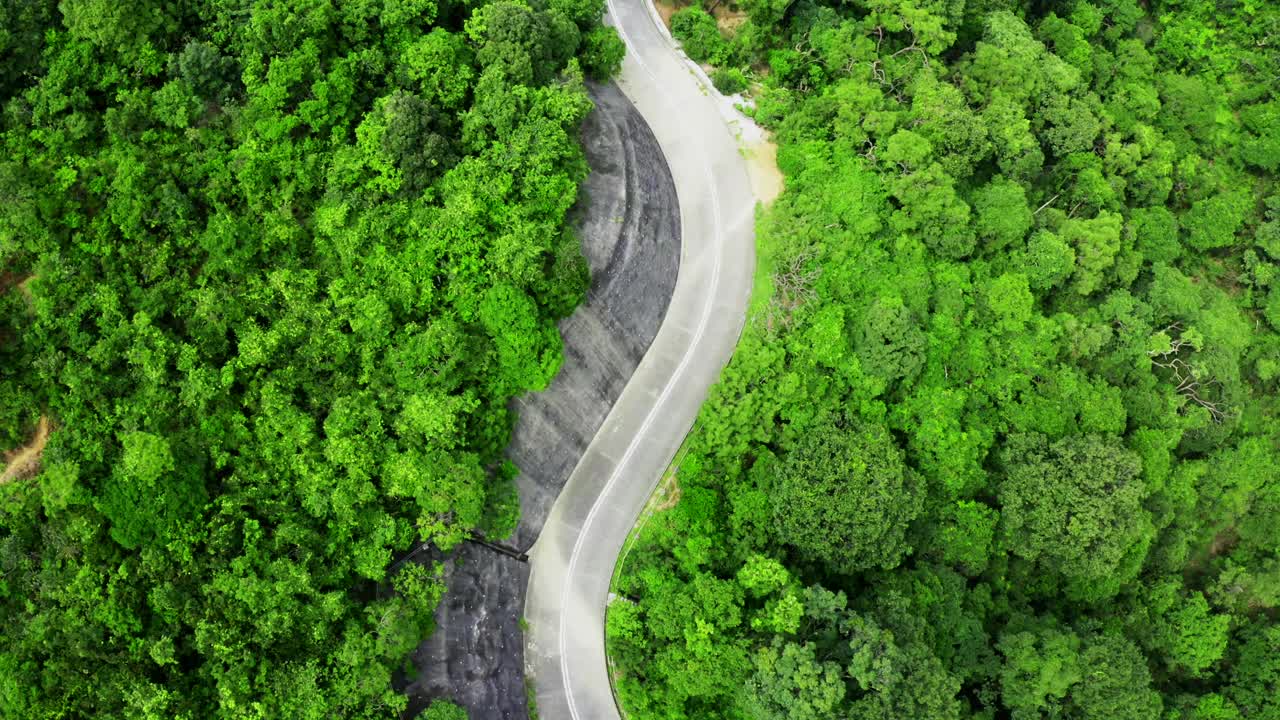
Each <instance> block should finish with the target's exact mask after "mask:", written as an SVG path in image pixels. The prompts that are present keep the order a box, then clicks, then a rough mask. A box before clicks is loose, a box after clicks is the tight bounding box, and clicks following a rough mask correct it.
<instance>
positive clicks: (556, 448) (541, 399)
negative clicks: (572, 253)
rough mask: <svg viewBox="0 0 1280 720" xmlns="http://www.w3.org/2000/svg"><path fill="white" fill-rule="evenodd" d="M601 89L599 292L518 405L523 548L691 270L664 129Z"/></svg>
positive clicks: (590, 123) (587, 232) (587, 213)
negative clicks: (554, 365) (659, 134)
mask: <svg viewBox="0 0 1280 720" xmlns="http://www.w3.org/2000/svg"><path fill="white" fill-rule="evenodd" d="M591 94H592V98H593V99H594V100H595V102H596V111H595V112H594V113H592V114H591V115H590V117H588V119H587V121H586V123H585V124H584V127H583V131H582V137H583V142H584V145H585V148H586V153H587V160H588V162H589V163H590V165H591V174H590V175H589V176H588V177H587V181H586V187H585V190H586V197H587V198H588V202H586V203H584V204H582V205H581V206H580V208H579V211H580V224H579V227H580V228H581V230H580V232H581V237H582V250H583V253H584V254H585V255H586V258H587V263H588V265H589V266H590V267H591V290H590V291H589V292H588V295H587V300H586V302H585V303H584V304H583V305H582V306H581V307H579V308H578V310H577V311H576V312H575V313H574V314H573V315H571V316H570V317H568V318H566V319H565V320H563V321H562V322H561V323H560V336H561V337H562V338H563V339H564V365H563V366H561V368H560V373H559V374H558V375H556V377H555V380H553V381H552V382H551V386H550V387H548V388H547V390H545V391H544V392H540V393H530V394H528V395H525V396H523V397H520V398H517V399H516V401H515V402H514V409H515V412H516V416H517V420H516V425H515V430H514V432H513V433H512V436H511V444H510V446H509V447H508V449H507V454H508V457H510V458H511V461H512V462H514V463H515V464H516V467H518V468H520V476H519V477H517V478H516V485H517V486H518V488H519V490H520V524H519V526H518V527H517V528H516V532H515V536H514V538H513V539H512V540H511V541H510V544H511V545H513V546H514V547H516V548H519V549H520V550H521V551H527V550H528V549H529V548H530V547H531V546H532V545H533V542H534V540H536V539H537V538H538V533H539V532H541V531H542V524H543V523H544V522H545V521H546V519H547V513H548V512H550V510H551V505H552V504H554V503H555V500H556V497H557V496H558V495H559V494H560V488H562V487H564V484H565V481H566V480H568V478H569V473H571V472H573V468H574V466H576V465H577V464H578V460H579V459H581V457H582V453H583V452H584V451H585V450H586V447H587V444H588V443H589V442H591V438H592V437H594V436H595V434H596V431H597V430H599V429H600V425H601V424H602V423H603V422H604V418H605V416H606V415H608V414H609V409H610V408H611V407H613V403H614V401H615V400H617V399H618V395H619V394H620V393H621V392H622V388H623V387H625V386H626V384H627V380H628V379H630V378H631V374H632V373H633V372H634V371H635V369H636V365H638V364H639V363H640V358H642V357H644V353H645V350H647V349H648V348H649V344H650V343H651V342H653V338H654V335H656V334H657V332H658V327H659V326H660V325H661V324H662V317H663V315H664V314H666V312H667V305H668V304H669V303H670V302H671V292H672V290H673V289H674V288H675V284H676V273H677V271H678V270H679V267H680V207H679V204H678V202H677V200H676V190H675V185H674V183H673V182H672V180H671V172H670V170H668V169H667V163H666V160H665V159H663V155H662V151H661V149H659V147H658V142H657V140H656V139H655V138H654V136H653V132H652V131H650V130H649V126H648V125H646V124H645V121H644V119H643V118H641V117H640V114H639V113H637V112H636V110H635V108H634V107H632V106H631V101H629V100H627V99H626V97H625V96H624V95H623V94H622V92H621V91H619V90H618V88H617V87H616V86H614V85H600V86H594V87H593V88H592V91H591Z"/></svg>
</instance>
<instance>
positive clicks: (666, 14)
mask: <svg viewBox="0 0 1280 720" xmlns="http://www.w3.org/2000/svg"><path fill="white" fill-rule="evenodd" d="M653 6H654V7H655V8H657V9H658V16H659V17H661V18H662V24H663V25H666V26H667V29H668V30H670V29H671V16H672V15H675V14H676V11H677V10H679V9H680V8H682V7H684V5H681V6H680V7H676V5H675V4H674V3H666V2H661V0H655V2H654V3H653Z"/></svg>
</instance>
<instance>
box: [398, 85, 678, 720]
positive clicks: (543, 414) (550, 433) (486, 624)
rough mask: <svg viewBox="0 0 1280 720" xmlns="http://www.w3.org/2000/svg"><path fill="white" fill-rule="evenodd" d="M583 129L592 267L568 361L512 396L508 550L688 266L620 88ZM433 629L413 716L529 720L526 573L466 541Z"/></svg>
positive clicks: (633, 360)
mask: <svg viewBox="0 0 1280 720" xmlns="http://www.w3.org/2000/svg"><path fill="white" fill-rule="evenodd" d="M590 91H591V96H592V99H593V100H594V101H595V103H596V110H595V111H594V112H592V113H591V115H590V116H589V117H588V118H587V120H586V122H585V123H584V125H583V130H582V140H583V144H584V147H585V149H586V155H587V162H588V164H589V165H590V167H591V174H590V175H589V176H588V178H587V180H586V182H585V183H584V185H583V188H582V189H583V195H582V196H581V199H585V202H580V203H579V206H578V207H577V209H576V210H575V215H576V217H575V224H576V226H577V227H578V228H579V236H580V238H581V241H582V250H583V254H584V255H585V256H586V259H587V263H588V265H589V266H590V268H591V288H590V290H589V291H588V293H587V298H586V301H585V302H584V303H583V304H582V305H581V306H580V307H579V308H578V309H577V310H576V311H575V312H574V313H573V315H571V316H570V317H568V318H565V319H564V320H563V321H561V323H560V335H561V337H562V338H563V340H564V364H563V365H562V366H561V368H560V372H559V374H557V375H556V378H555V380H553V381H552V383H551V385H550V386H549V387H548V388H547V389H546V390H545V391H543V392H540V393H531V394H528V395H525V396H523V397H520V398H517V399H516V400H515V401H514V402H513V409H514V410H515V412H516V414H517V421H516V424H515V428H514V431H513V434H512V438H511V444H510V445H509V447H508V450H507V453H508V456H509V457H510V459H511V460H512V462H514V463H515V464H516V466H517V467H519V468H520V475H519V477H517V479H516V484H517V487H518V489H519V492H520V506H521V517H520V524H519V526H518V527H517V529H516V531H515V533H514V534H513V536H512V537H511V538H509V539H507V540H505V543H506V544H508V545H510V546H512V547H513V548H515V549H517V550H518V551H521V552H523V551H525V550H527V549H528V548H529V547H530V546H532V544H533V542H534V541H535V540H536V539H537V537H538V534H539V532H540V531H541V529H542V525H543V522H544V521H545V520H546V518H547V514H548V512H549V511H550V509H551V507H552V505H553V504H554V503H555V500H556V497H557V495H558V494H559V493H560V489H561V488H562V487H563V486H564V484H565V482H566V481H567V480H568V478H569V475H570V473H571V472H572V471H573V469H574V467H575V466H576V465H577V464H578V461H579V459H580V458H581V457H582V455H583V452H584V451H585V450H586V448H587V445H588V443H590V441H591V439H592V437H594V435H595V433H596V431H597V430H598V429H599V428H600V426H601V424H602V423H603V422H604V419H605V417H606V416H607V415H608V414H609V409H610V408H611V407H612V406H613V403H614V402H615V401H616V400H617V398H618V396H619V394H620V393H621V392H622V389H623V387H625V386H626V384H627V381H628V379H629V378H630V377H631V374H632V372H634V370H635V368H636V366H637V365H638V364H639V362H640V359H641V358H642V357H643V356H644V353H645V351H646V350H647V349H648V347H649V344H650V343H651V342H652V341H653V338H654V336H655V335H656V334H657V332H658V327H659V326H660V325H661V323H662V318H663V315H664V314H665V313H666V310H667V306H668V304H669V303H670V300H671V293H672V290H673V288H674V287H675V283H676V273H677V271H678V269H679V266H680V208H679V205H678V201H677V199H676V192H675V185H674V183H673V181H672V178H671V173H670V171H669V170H668V169H667V165H666V161H665V160H664V159H663V154H662V151H661V150H660V148H659V147H658V143H657V140H656V139H655V138H654V135H653V133H652V132H651V131H650V130H649V127H648V125H646V124H645V121H644V119H643V118H641V117H640V114H639V113H637V112H636V110H635V108H633V107H632V105H631V103H630V101H628V100H627V99H626V97H625V96H623V94H622V93H621V92H620V91H619V90H618V88H617V87H615V86H614V85H593V86H591V87H590ZM445 573H446V575H445V581H446V586H447V588H448V590H447V591H446V592H445V595H444V597H443V598H442V600H441V602H440V606H439V608H438V609H437V611H436V631H435V633H434V634H433V635H432V636H431V638H429V639H428V640H427V641H426V642H425V643H423V644H422V645H421V646H419V648H418V649H417V651H416V652H415V653H414V658H413V660H414V665H415V667H417V668H419V669H421V671H422V673H421V674H420V675H419V676H418V677H416V678H414V679H413V680H412V682H410V683H409V685H408V687H407V688H406V691H407V692H408V694H409V697H410V712H409V715H410V716H413V715H415V714H417V712H418V711H420V710H421V709H422V708H423V707H425V706H426V705H427V703H428V702H429V701H430V700H431V699H432V698H448V699H451V700H453V701H454V702H456V703H458V704H459V705H461V706H463V707H465V708H466V709H467V711H468V713H469V716H470V718H471V720H516V719H519V720H525V719H526V718H527V717H528V713H527V709H526V700H525V697H526V696H525V684H524V635H523V632H522V630H521V627H520V624H521V617H522V615H523V610H524V602H525V588H526V585H527V583H528V579H529V568H528V565H526V564H525V563H524V562H521V561H520V560H517V559H514V558H512V557H509V556H506V555H503V554H501V553H498V552H495V551H493V550H491V549H488V548H485V547H482V546H479V545H475V544H472V543H466V544H464V545H462V546H461V547H460V548H458V550H457V551H456V552H454V553H453V554H452V556H451V557H450V558H448V559H447V560H446V561H445Z"/></svg>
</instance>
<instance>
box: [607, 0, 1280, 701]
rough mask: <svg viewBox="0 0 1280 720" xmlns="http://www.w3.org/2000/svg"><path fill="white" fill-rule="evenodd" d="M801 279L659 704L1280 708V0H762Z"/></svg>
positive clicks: (673, 559) (674, 564) (750, 406)
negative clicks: (1026, 0)
mask: <svg viewBox="0 0 1280 720" xmlns="http://www.w3.org/2000/svg"><path fill="white" fill-rule="evenodd" d="M740 5H741V7H742V8H743V9H745V10H746V11H747V13H748V15H749V20H748V21H747V22H745V23H742V24H738V25H737V26H736V27H735V28H734V29H733V30H732V31H726V29H725V28H724V27H723V23H722V24H720V25H717V23H716V21H715V20H714V19H713V18H712V17H711V16H710V15H708V13H707V12H706V10H704V9H703V8H701V7H699V6H692V7H688V8H685V9H682V10H680V11H678V12H677V13H676V14H675V15H674V16H673V18H672V28H673V30H674V32H675V34H676V36H677V37H678V38H680V39H681V40H682V41H683V43H684V47H685V49H686V51H687V52H688V54H689V55H690V56H691V57H693V58H694V59H695V60H698V61H701V62H705V63H708V64H710V65H714V66H716V67H717V70H716V72H715V73H714V74H713V76H712V77H714V78H717V84H726V85H727V87H725V88H724V89H726V90H732V89H738V88H739V87H740V86H742V85H743V84H745V83H746V82H750V83H752V84H753V85H754V95H755V106H756V110H755V115H756V118H757V119H758V120H759V121H760V122H761V123H762V124H764V125H766V126H767V127H769V128H771V129H773V130H774V132H775V138H776V140H777V142H778V144H779V152H778V161H779V165H780V167H781V168H782V170H783V171H784V173H785V174H786V191H785V192H784V194H783V195H782V196H781V197H780V198H779V199H778V200H777V201H776V202H775V203H774V205H773V206H772V208H770V209H769V210H768V211H766V212H765V213H764V214H763V216H762V218H761V219H760V221H759V224H758V226H757V228H758V230H757V232H758V237H759V241H760V247H761V248H762V252H763V253H765V254H766V257H764V258H762V262H764V263H767V267H771V268H772V269H773V273H772V278H771V280H772V283H771V285H772V287H771V288H769V295H768V299H767V301H762V302H760V301H758V302H756V303H755V305H754V311H753V316H752V317H751V318H750V319H749V323H748V328H747V330H746V332H745V333H744V336H743V338H742V341H741V343H740V345H739V347H738V350H737V352H736V354H735V356H734V358H733V361H732V362H731V364H730V366H729V367H728V368H727V369H726V370H725V372H724V374H723V376H722V377H721V379H720V382H719V384H718V385H717V387H716V388H715V389H714V390H713V392H712V395H711V398H710V401H709V402H708V403H707V404H706V406H705V407H704V408H703V411H702V414H701V416H700V418H699V421H698V426H697V427H698V429H697V431H696V432H695V433H694V434H693V435H692V436H691V438H690V440H689V441H688V445H687V447H688V454H687V455H686V456H685V457H684V459H683V460H682V462H681V464H680V470H679V487H680V501H679V504H678V505H676V506H675V507H674V508H672V509H669V510H667V511H665V512H661V513H658V514H656V515H654V516H653V517H651V518H649V519H648V522H647V524H646V525H645V527H644V529H643V530H642V531H641V532H640V534H639V537H638V538H637V540H636V542H635V544H634V545H633V546H632V548H631V550H630V553H629V554H628V556H627V560H626V564H625V566H624V567H623V568H622V569H621V573H620V575H619V578H618V581H617V584H616V589H617V591H618V592H619V593H620V595H621V599H620V600H619V601H618V602H615V603H613V604H612V605H611V607H610V609H609V614H608V634H609V647H610V652H611V657H612V661H613V663H614V667H615V669H616V687H617V692H618V696H619V699H620V701H621V703H622V705H623V706H624V708H625V710H626V713H627V716H628V717H630V718H632V720H642V719H644V718H664V719H676V718H689V719H691V720H694V719H696V720H710V719H716V718H719V719H723V720H730V719H733V720H742V719H750V720H818V719H826V718H846V717H847V718H902V719H905V718H913V719H930V720H932V719H938V720H943V719H953V718H954V719H959V718H991V719H994V718H1014V719H1015V720H1029V719H1031V718H1075V719H1082V720H1083V719H1089V720H1125V719H1133V720H1147V719H1151V720H1155V719H1157V718H1167V719H1168V720H1260V719H1264V718H1265V719H1271V720H1274V719H1275V718H1280V691H1278V690H1277V688H1278V687H1280V684H1278V683H1280V623H1278V622H1277V618H1280V403H1278V402H1277V391H1278V390H1280V387H1278V383H1280V332H1278V330H1280V186H1278V185H1277V182H1276V173H1277V170H1280V85H1277V83H1276V78H1277V77H1280V6H1277V5H1275V4H1274V3H1262V2H1248V1H1247V0H1246V1H1243V2H1230V1H1228V2H1222V3H1216V4H1215V3H1210V2H1203V1H1200V0H1185V1H1182V2H1167V1H1166V2H1160V1H1156V2H1150V3H1145V2H1144V3H1139V2H1136V1H1135V0H1097V1H1096V2H1085V1H1083V0H1076V1H1074V2H1045V3H1021V2H1014V1H1012V0H984V1H981V2H978V1H971V2H967V3H964V2H943V1H941V0H938V1H933V0H858V1H856V2H849V3H836V2H830V3H824V2H815V1H814V0H795V1H793V2H788V1H787V0H750V1H748V2H744V3H741V4H740Z"/></svg>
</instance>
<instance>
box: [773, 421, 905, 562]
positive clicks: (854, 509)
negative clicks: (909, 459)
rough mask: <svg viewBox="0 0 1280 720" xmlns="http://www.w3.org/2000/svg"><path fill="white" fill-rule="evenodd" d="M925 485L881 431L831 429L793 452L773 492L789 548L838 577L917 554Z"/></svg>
mask: <svg viewBox="0 0 1280 720" xmlns="http://www.w3.org/2000/svg"><path fill="white" fill-rule="evenodd" d="M920 493H921V488H920V484H919V480H918V479H917V478H916V477H915V476H914V474H913V473H912V471H911V470H910V469H908V468H907V467H906V466H905V465H904V464H903V462H902V451H901V450H899V449H898V447H897V445H896V444H895V443H894V441H893V438H892V436H890V435H889V433H888V432H887V431H885V430H884V428H883V427H881V426H877V425H864V426H857V425H855V426H853V427H848V428H839V427H834V426H832V427H827V428H824V429H822V430H818V431H814V432H811V433H809V434H807V435H806V436H805V437H804V438H803V439H801V441H800V442H799V443H798V444H797V445H796V447H795V448H794V449H793V450H792V451H791V452H790V453H788V454H787V456H786V459H785V460H784V461H783V464H782V466H781V467H780V468H779V470H778V478H777V479H776V481H775V487H774V489H773V493H772V495H773V497H772V502H773V506H774V510H773V513H774V518H775V519H776V521H777V523H778V531H779V534H780V537H781V538H782V539H783V541H784V542H786V543H788V544H789V545H792V546H794V547H795V548H796V549H797V550H799V551H800V552H801V553H802V554H803V555H805V556H806V557H810V558H813V559H815V560H818V561H821V562H823V563H825V564H827V565H828V566H829V567H831V568H832V569H833V570H835V571H837V572H853V571H857V570H862V569H866V568H873V567H882V568H892V567H895V566H897V565H898V563H899V562H901V561H902V558H903V556H904V555H906V554H907V553H908V552H910V546H908V545H907V543H906V527H907V523H909V522H910V521H911V520H912V519H913V518H914V517H915V515H916V512H917V508H916V507H915V503H914V502H912V501H910V500H911V499H912V498H916V497H918V496H919V495H920Z"/></svg>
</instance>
